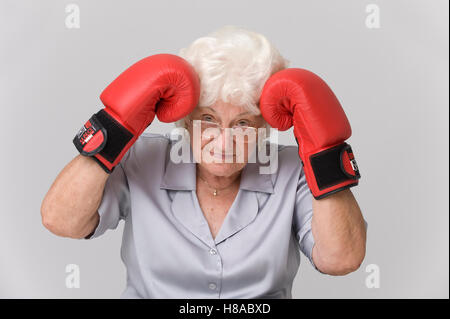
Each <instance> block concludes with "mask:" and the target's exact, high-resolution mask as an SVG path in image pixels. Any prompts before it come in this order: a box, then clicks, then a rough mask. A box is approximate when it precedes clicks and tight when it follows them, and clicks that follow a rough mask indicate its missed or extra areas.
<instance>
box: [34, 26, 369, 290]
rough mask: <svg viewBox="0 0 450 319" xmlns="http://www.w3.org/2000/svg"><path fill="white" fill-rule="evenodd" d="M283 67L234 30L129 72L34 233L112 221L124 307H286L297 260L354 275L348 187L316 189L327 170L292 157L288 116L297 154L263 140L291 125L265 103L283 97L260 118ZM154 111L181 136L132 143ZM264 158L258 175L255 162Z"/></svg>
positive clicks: (355, 228) (356, 228)
mask: <svg viewBox="0 0 450 319" xmlns="http://www.w3.org/2000/svg"><path fill="white" fill-rule="evenodd" d="M286 65H287V61H286V60H285V59H284V58H282V57H281V55H280V54H279V53H278V51H277V50H276V49H275V48H274V47H273V45H271V44H270V43H269V41H268V40H267V39H266V38H265V37H264V36H262V35H260V34H257V33H254V32H250V31H247V30H244V29H241V28H236V27H232V26H227V27H224V28H222V29H220V30H218V31H216V32H214V33H212V34H210V35H209V36H207V37H203V38H200V39H198V40H196V41H195V42H193V43H192V44H191V45H190V46H189V47H188V48H186V49H183V50H182V51H181V52H180V54H179V56H170V55H157V56H153V57H150V58H147V59H144V60H142V61H140V62H138V63H137V64H135V65H133V66H132V67H131V68H130V69H128V70H126V71H125V72H124V73H122V74H121V75H120V76H119V78H117V79H116V80H115V81H114V82H112V83H111V84H110V85H109V86H108V87H107V89H105V91H104V92H103V93H102V95H101V99H102V101H103V103H104V105H105V109H103V110H102V111H100V112H98V113H97V114H95V115H94V116H93V117H92V118H91V119H90V120H89V121H88V122H87V123H86V124H85V125H84V127H83V128H82V129H81V130H80V132H79V133H78V134H77V136H76V137H75V139H74V143H75V145H76V146H77V148H78V150H79V151H80V152H81V155H78V156H77V157H75V158H74V159H73V160H72V161H71V162H70V163H69V164H68V165H67V166H66V167H65V168H64V169H63V170H62V171H61V172H60V174H59V175H58V177H57V178H56V180H55V182H54V183H53V185H52V186H51V188H50V190H49V191H48V193H47V195H46V197H45V199H44V201H43V203H42V208H41V214H42V220H43V224H44V226H45V227H46V228H47V229H49V230H50V231H51V232H53V233H54V234H56V235H59V236H65V237H71V238H80V239H81V238H95V237H98V236H100V235H102V234H103V233H104V232H105V231H106V230H107V229H114V228H116V227H117V225H118V223H119V221H120V220H124V221H125V227H124V233H123V242H122V259H123V262H124V263H125V265H126V268H127V287H126V289H125V291H124V292H123V294H122V297H123V298H291V288H292V283H293V280H294V277H295V275H296V273H297V270H298V267H299V263H300V251H301V252H303V254H304V255H306V257H307V258H308V259H309V260H310V262H311V263H312V265H313V266H314V267H315V268H316V269H317V270H319V271H320V272H322V273H326V274H330V275H345V274H347V273H349V272H352V271H354V270H356V269H357V268H358V267H359V265H360V264H361V262H362V260H363V258H364V255H365V237H366V228H365V222H364V219H363V218H362V215H361V211H360V209H359V207H358V204H357V202H356V200H355V198H354V197H353V195H352V193H351V191H350V190H349V187H350V186H353V185H355V184H356V183H355V182H354V181H353V182H349V183H345V182H344V183H343V182H342V181H338V182H337V183H334V184H332V185H337V186H336V187H334V188H327V187H329V185H328V186H327V185H325V186H326V187H325V188H324V187H322V186H323V185H322V186H321V185H320V183H321V182H323V181H324V180H326V178H325V179H324V177H329V176H328V175H329V174H330V173H329V171H330V170H331V169H330V168H329V166H326V167H325V166H323V165H322V166H321V164H320V163H321V162H320V161H319V164H320V165H319V166H314V165H316V164H314V162H313V161H312V160H311V163H312V164H311V163H310V161H309V160H308V159H307V158H308V157H306V156H303V153H302V152H305V150H306V149H307V148H308V147H309V148H311V145H309V146H308V145H306V144H307V143H304V142H303V138H301V137H299V135H301V134H302V128H301V127H300V125H299V124H298V123H299V121H300V120H299V118H297V119H296V117H295V116H296V115H295V114H294V118H293V122H294V126H295V128H294V133H295V134H296V138H297V141H299V147H297V146H282V145H276V147H275V148H273V147H269V146H270V145H272V146H273V144H268V143H266V144H263V143H262V141H263V140H264V139H263V138H261V137H264V136H261V135H264V133H265V129H266V128H267V127H268V123H267V122H266V120H267V121H269V122H270V123H271V124H273V123H275V122H276V121H282V122H283V123H284V124H283V123H278V124H279V125H278V124H277V125H275V126H277V127H282V126H283V125H284V127H282V129H286V128H287V127H288V126H290V125H292V119H290V120H288V122H289V121H290V122H289V123H288V125H287V126H286V125H285V124H286V121H284V120H283V118H282V116H285V115H286V114H287V113H289V112H284V111H280V110H279V109H274V108H271V104H270V98H271V96H273V95H274V94H277V93H276V92H282V91H283V92H284V91H286V90H277V89H273V88H272V91H271V92H268V93H264V94H265V97H264V98H265V101H266V102H264V109H263V114H261V109H262V108H263V103H262V102H263V96H262V90H263V88H264V91H265V84H266V83H267V82H268V79H269V78H270V77H271V76H272V75H273V74H274V73H277V72H278V71H280V70H284V69H286ZM308 76H310V75H308ZM278 82H279V81H278ZM289 82H293V81H289ZM294 82H295V81H294ZM308 83H309V82H308ZM313 93H314V92H313ZM269 95H271V96H269ZM319 95H320V96H322V94H319ZM320 96H319V99H320ZM260 98H261V105H260V103H259V102H260ZM291 100H292V99H291ZM312 100H313V99H311V101H312ZM286 101H287V100H286ZM286 101H285V102H286ZM286 103H288V102H286ZM260 106H261V109H260ZM155 112H156V115H157V116H158V118H159V119H160V120H161V121H164V122H176V124H177V126H179V127H181V128H183V129H186V134H184V135H182V137H183V138H182V139H172V138H170V136H169V135H158V134H150V133H143V131H144V129H145V128H146V127H147V126H148V125H149V124H150V123H151V122H152V120H153V118H154V116H155ZM277 112H278V113H277ZM263 115H264V117H263ZM288 116H291V117H292V114H291V115H288ZM297 116H301V115H298V114H297ZM265 119H266V120H265ZM334 119H335V120H339V118H336V117H335V118H334ZM344 124H345V123H344ZM331 126H333V125H331ZM309 129H310V128H309ZM310 133H311V132H308V134H310ZM321 134H322V133H321ZM333 134H335V133H333ZM336 134H337V133H336ZM336 134H335V135H333V136H336ZM322 135H323V134H322ZM344 135H345V134H344ZM347 135H348V134H347ZM333 136H332V137H331V139H332V138H333ZM186 137H187V138H186ZM339 138H341V137H337V139H339ZM305 140H306V139H305ZM318 140H319V139H318V138H316V139H315V141H316V142H317V141H318ZM266 142H267V140H266ZM307 142H308V141H307ZM268 145H269V146H268ZM299 148H300V155H302V157H301V158H300V157H299ZM319 148H320V147H319ZM319 148H318V149H317V150H319ZM273 149H275V154H271V156H270V159H272V160H273V159H274V158H275V159H276V160H275V161H273V162H270V163H269V166H272V167H271V169H269V170H263V168H267V163H265V164H264V163H262V161H261V160H260V159H259V157H258V156H257V154H259V153H264V152H266V151H269V152H270V150H273ZM323 149H326V148H325V147H323V145H322V147H321V148H320V150H323ZM332 149H333V148H332ZM261 150H263V151H264V152H260V151H261ZM345 150H347V149H345ZM181 153H184V154H181ZM310 153H311V152H310ZM319 153H320V152H319ZM320 154H321V153H320ZM331 154H333V153H331ZM340 154H341V157H342V154H343V153H342V152H341V153H340ZM345 154H347V153H345ZM348 154H350V155H352V154H351V153H348ZM254 155H255V156H254ZM274 155H275V156H274ZM181 157H183V158H184V159H183V160H180V158H181ZM319 158H320V157H319ZM186 159H187V160H186ZM350 160H351V159H350ZM351 163H353V162H351ZM310 164H311V165H310ZM325 164H326V163H325ZM341 166H342V165H341ZM347 166H348V165H347ZM317 167H319V171H317ZM327 167H328V168H327ZM344 167H345V165H344ZM349 167H350V166H349ZM347 170H350V169H347ZM350 171H351V170H350ZM327 174H328V175H327ZM347 175H349V174H347ZM349 176H350V175H349ZM316 179H317V183H316ZM349 180H351V178H350V179H349ZM339 183H340V184H339ZM318 185H319V188H318ZM324 189H325V190H326V192H325V193H326V194H325V195H326V196H325V195H323V194H324Z"/></svg>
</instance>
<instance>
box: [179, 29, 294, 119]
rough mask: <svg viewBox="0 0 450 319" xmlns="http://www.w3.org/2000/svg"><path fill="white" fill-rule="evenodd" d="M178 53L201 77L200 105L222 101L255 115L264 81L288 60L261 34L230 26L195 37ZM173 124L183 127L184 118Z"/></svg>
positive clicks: (283, 66)
mask: <svg viewBox="0 0 450 319" xmlns="http://www.w3.org/2000/svg"><path fill="white" fill-rule="evenodd" d="M179 56H181V57H182V58H184V59H185V60H187V61H188V62H189V63H190V64H191V65H192V66H193V68H194V69H195V71H196V72H197V74H198V76H199V78H200V100H199V104H198V105H199V106H210V105H212V104H214V103H215V102H216V101H218V100H221V101H223V102H226V103H231V104H234V105H239V106H242V107H244V108H245V109H246V110H247V111H250V112H252V113H254V114H256V115H259V114H260V113H261V112H260V110H259V107H258V101H259V97H260V95H261V91H262V88H263V86H264V83H265V82H266V80H267V79H268V78H269V77H270V76H271V75H272V74H273V73H275V72H277V71H279V70H282V69H284V68H286V67H287V65H288V64H289V62H290V61H289V60H286V59H285V58H283V57H282V56H281V55H280V53H279V52H278V50H277V49H276V48H275V47H274V46H273V45H272V44H271V43H270V42H269V41H268V40H267V38H266V37H264V36H263V35H261V34H259V33H256V32H253V31H248V30H245V29H243V28H240V27H237V26H231V25H227V26H224V27H222V28H220V29H218V30H216V31H215V32H213V33H211V34H209V35H208V36H205V37H201V38H199V39H197V40H195V41H194V42H192V43H191V45H190V46H189V47H187V48H183V49H181V50H180V51H179ZM176 125H177V126H184V119H182V120H180V121H178V122H177V123H176Z"/></svg>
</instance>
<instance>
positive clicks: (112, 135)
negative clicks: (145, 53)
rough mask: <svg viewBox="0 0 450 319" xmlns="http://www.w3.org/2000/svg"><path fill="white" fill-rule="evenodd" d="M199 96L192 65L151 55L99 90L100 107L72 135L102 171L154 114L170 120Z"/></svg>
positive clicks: (109, 168) (113, 163) (117, 158)
mask: <svg viewBox="0 0 450 319" xmlns="http://www.w3.org/2000/svg"><path fill="white" fill-rule="evenodd" d="M199 97H200V81H199V78H198V76H197V74H196V73H195V71H194V69H193V68H192V66H191V65H190V64H189V63H188V62H187V61H185V60H184V59H183V58H181V57H178V56H176V55H172V54H157V55H152V56H149V57H147V58H145V59H142V60H140V61H138V62H137V63H135V64H133V65H132V66H131V67H129V68H128V69H127V70H125V71H124V72H123V73H122V74H120V75H119V77H117V78H116V79H115V80H114V81H113V82H112V83H111V84H110V85H108V87H107V88H106V89H105V90H104V91H103V92H102V94H101V95H100V100H101V101H102V102H103V104H104V105H105V108H104V109H102V110H101V111H99V112H98V113H96V114H94V115H93V116H92V117H91V119H90V120H89V121H87V122H86V124H85V125H84V126H83V127H82V128H81V129H80V131H79V132H78V134H77V135H76V136H75V138H74V139H73V143H74V144H75V146H76V148H77V149H78V151H79V152H80V153H81V154H82V155H85V156H92V157H93V158H94V159H95V160H96V161H97V162H98V163H99V164H100V166H101V167H102V168H103V169H104V170H105V171H106V172H108V173H111V172H112V170H113V169H114V167H115V166H116V165H117V164H118V163H119V162H120V160H121V159H122V157H123V156H124V155H125V153H126V152H127V150H128V149H129V148H130V147H131V146H132V145H133V143H134V142H135V141H136V139H137V138H138V137H139V135H141V133H142V132H143V131H144V130H145V129H146V128H147V126H149V125H150V123H151V122H152V121H153V119H154V118H155V113H156V115H157V116H158V119H159V120H160V121H162V122H174V121H177V120H179V119H181V118H183V117H184V116H186V115H188V114H189V113H190V112H191V111H192V110H193V109H194V108H195V107H196V105H197V103H198V100H199Z"/></svg>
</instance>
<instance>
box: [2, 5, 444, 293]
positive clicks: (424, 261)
mask: <svg viewBox="0 0 450 319" xmlns="http://www.w3.org/2000/svg"><path fill="white" fill-rule="evenodd" d="M448 9H449V8H448V1H446V0H434V1H425V0H422V1H417V0H416V1H406V0H403V1H392V0H390V1H387V0H383V1H382V0H373V1H365V0H351V1H350V0H346V1H333V0H327V1H325V0H321V1H312V0H311V1H299V0H297V1H294V0H290V1H287V0H278V1H261V0H258V1H256V0H253V1H242V0H227V1H210V0H196V1H193V0H178V1H174V0H164V1H122V2H120V3H119V1H116V2H113V1H106V0H101V1H97V0H96V1H92V0H91V1H88V0H78V1H61V0H53V1H33V0H29V1H23V0H20V1H18V0H2V1H1V2H0V46H1V47H0V110H1V113H0V114H1V115H0V127H1V130H2V135H1V136H2V139H1V140H2V143H1V156H0V167H1V171H2V177H1V182H0V214H1V221H0V297H3V298H117V297H119V296H120V294H121V292H122V291H123V290H124V288H125V282H126V281H125V280H126V271H125V267H124V266H123V264H122V261H121V259H120V245H121V237H122V229H123V223H121V224H120V225H119V227H118V228H117V229H116V230H115V231H108V232H107V233H106V234H105V235H103V236H102V237H101V238H98V239H95V240H92V241H87V240H74V239H66V238H60V237H57V236H55V235H53V234H51V233H50V232H49V231H47V230H46V229H45V228H44V227H43V226H42V224H41V216H40V205H41V201H42V199H43V197H44V195H45V194H46V192H47V190H48V189H49V187H50V185H51V183H52V182H53V180H54V178H55V177H56V175H57V173H58V172H59V171H60V170H61V169H62V168H63V167H64V166H65V165H66V164H67V163H68V162H69V161H70V160H71V159H72V158H73V157H75V156H76V155H77V151H76V149H75V147H74V145H73V144H72V139H73V137H74V136H75V134H76V132H77V131H78V129H79V128H80V127H81V126H82V125H83V124H84V123H85V121H86V120H87V119H88V118H89V117H90V116H91V115H92V114H93V113H95V112H97V111H98V110H99V109H100V108H101V107H102V104H101V102H100V100H99V94H100V93H101V91H102V90H103V89H104V88H105V87H106V86H107V85H108V84H109V83H110V82H111V81H112V80H113V79H114V78H115V77H116V76H117V75H118V74H119V73H120V72H122V71H123V70H124V69H125V68H127V67H128V66H130V65H131V64H132V63H134V62H136V61H137V60H139V59H141V58H144V57H146V56H149V55H152V54H156V53H173V54H177V53H178V50H179V49H180V48H183V47H186V46H188V45H189V44H190V43H191V42H192V41H193V40H195V39H197V38H198V37H200V36H205V35H207V34H208V33H210V32H212V31H214V30H216V29H218V28H220V27H222V26H224V25H229V24H231V25H237V26H241V27H244V28H247V29H250V30H253V31H256V32H259V33H262V34H264V35H265V36H267V37H268V39H269V40H270V41H271V42H273V43H274V45H275V46H276V47H277V48H278V49H279V50H280V52H281V54H282V55H283V56H285V57H286V58H287V59H288V60H290V61H291V64H290V65H289V66H290V67H301V68H306V69H310V70H312V71H313V72H315V73H317V74H318V75H320V76H321V77H323V78H324V79H325V81H327V83H328V84H329V85H330V87H331V88H332V89H333V91H334V92H335V94H336V95H337V97H338V98H339V100H340V101H341V103H342V105H343V107H344V110H345V112H346V114H347V116H348V118H349V120H350V123H351V125H352V129H353V135H352V137H351V138H350V139H349V143H350V144H351V145H352V147H353V150H354V152H355V155H356V159H357V161H358V164H359V167H360V170H361V174H362V179H361V181H360V185H359V186H358V187H356V188H353V192H354V194H355V196H356V197H357V199H358V202H359V204H360V206H361V208H362V211H363V214H364V217H365V218H366V220H367V221H368V223H369V228H368V242H367V255H366V258H365V261H364V263H363V264H362V265H361V267H360V269H359V270H358V271H356V272H354V273H352V274H350V275H347V276H344V277H333V276H328V275H323V274H320V273H319V272H316V271H315V270H314V269H313V268H312V267H311V265H310V264H309V262H308V261H307V259H306V258H305V257H303V256H302V262H301V265H300V269H299V272H298V274H297V277H296V279H295V282H294V287H293V296H294V298H422V297H425V298H429V297H430V298H431V297H437V298H448V297H449V264H448V263H449V247H448V243H449V232H448V227H449V220H448V214H449V205H448V203H449V197H448V191H449V189H448V188H449V187H448V185H449V184H448V176H449V171H448V167H449V157H448V155H449V152H448V132H449V131H448V130H449V122H448V115H449V114H448V113H449V107H448V102H449V100H448V85H449V83H448V67H449V65H448V53H449V51H448V18H449V17H448ZM77 17H79V20H78V18H77ZM172 127H173V124H165V123H160V122H157V121H155V122H154V123H153V124H152V125H151V127H150V128H149V129H148V131H149V132H156V133H166V132H169V131H170V129H171V128H172ZM279 140H280V143H282V144H295V140H294V138H293V134H292V130H289V131H287V132H282V133H280V139H279ZM168 253H170V252H168ZM70 265H76V267H75V268H71V266H70ZM77 273H78V274H79V278H80V281H79V288H76V284H75V287H73V285H74V282H71V280H70V278H71V276H73V275H74V274H77ZM68 287H69V288H68ZM70 287H72V288H70Z"/></svg>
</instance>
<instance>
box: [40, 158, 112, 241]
mask: <svg viewBox="0 0 450 319" xmlns="http://www.w3.org/2000/svg"><path fill="white" fill-rule="evenodd" d="M108 176H109V175H108V174H107V173H106V172H105V171H104V170H103V169H102V168H101V167H100V165H98V164H97V163H95V161H94V160H93V159H91V158H89V157H86V156H82V155H78V156H77V157H75V158H74V159H73V160H72V161H71V162H70V163H69V164H67V166H66V167H64V169H63V170H62V171H61V172H60V173H59V175H58V176H57V177H56V179H55V181H54V182H53V185H52V186H51V187H50V190H49V191H48V192H47V195H46V196H45V198H44V200H43V202H42V205H41V216H42V223H43V224H44V226H45V227H46V228H47V229H48V230H50V231H51V232H52V233H54V234H55V235H58V236H63V237H71V238H84V237H86V236H88V235H90V234H91V233H92V232H93V231H94V229H95V227H97V224H98V222H99V215H98V213H97V209H98V207H99V205H100V203H101V199H102V196H103V190H104V188H105V184H106V180H107V179H108Z"/></svg>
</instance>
